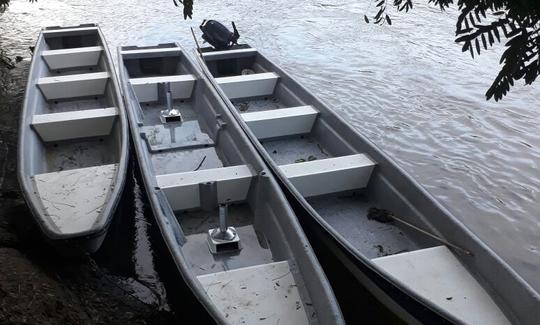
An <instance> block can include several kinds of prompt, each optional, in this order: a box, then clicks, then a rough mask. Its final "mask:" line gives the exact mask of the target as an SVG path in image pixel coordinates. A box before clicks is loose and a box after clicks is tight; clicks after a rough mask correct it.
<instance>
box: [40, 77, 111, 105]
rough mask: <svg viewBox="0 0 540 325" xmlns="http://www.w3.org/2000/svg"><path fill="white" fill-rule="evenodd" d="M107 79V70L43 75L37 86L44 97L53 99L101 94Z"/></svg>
mask: <svg viewBox="0 0 540 325" xmlns="http://www.w3.org/2000/svg"><path fill="white" fill-rule="evenodd" d="M108 80H109V73H108V72H93V73H82V74H73V75H67V76H56V77H43V78H39V80H38V81H37V86H38V87H39V89H40V90H41V92H42V93H43V95H44V96H45V98H46V99H48V100H53V99H62V98H75V97H86V96H96V95H103V93H104V92H105V86H106V85H107V81H108Z"/></svg>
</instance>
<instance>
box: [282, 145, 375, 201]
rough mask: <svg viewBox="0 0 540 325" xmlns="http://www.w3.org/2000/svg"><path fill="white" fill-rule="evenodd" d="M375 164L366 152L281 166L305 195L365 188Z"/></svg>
mask: <svg viewBox="0 0 540 325" xmlns="http://www.w3.org/2000/svg"><path fill="white" fill-rule="evenodd" d="M374 167H375V163H374V162H373V161H372V160H371V159H370V158H369V157H368V156H367V155H364V154H356V155H348V156H341V157H334V158H327V159H320V160H313V161H306V162H301V163H295V164H288V165H281V166H279V168H280V169H281V171H282V172H283V173H284V174H285V176H286V177H287V178H288V179H289V180H290V181H291V182H292V183H293V185H294V186H295V187H296V189H297V190H298V191H299V192H300V193H301V194H302V195H303V196H305V197H309V196H316V195H323V194H330V193H336V192H341V191H347V190H354V189H360V188H363V187H365V186H366V185H367V183H368V181H369V178H370V176H371V172H372V171H373V168H374Z"/></svg>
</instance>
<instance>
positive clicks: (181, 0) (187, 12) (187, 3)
mask: <svg viewBox="0 0 540 325" xmlns="http://www.w3.org/2000/svg"><path fill="white" fill-rule="evenodd" d="M0 1H2V0H0ZM173 3H174V6H175V7H179V4H182V5H183V7H184V19H187V18H188V17H189V19H191V18H192V17H191V16H192V15H193V0H173Z"/></svg>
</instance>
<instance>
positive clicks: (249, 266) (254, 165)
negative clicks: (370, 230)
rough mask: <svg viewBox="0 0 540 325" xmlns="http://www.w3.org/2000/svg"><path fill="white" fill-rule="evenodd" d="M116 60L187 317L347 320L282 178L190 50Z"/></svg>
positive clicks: (130, 53) (136, 53)
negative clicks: (281, 184) (279, 182)
mask: <svg viewBox="0 0 540 325" xmlns="http://www.w3.org/2000/svg"><path fill="white" fill-rule="evenodd" d="M118 53H119V54H118V57H119V67H120V77H121V82H122V85H123V89H124V94H125V98H126V106H127V109H128V117H129V123H130V127H131V131H132V136H133V143H134V146H135V150H136V154H137V158H138V163H139V165H140V168H141V173H142V176H143V180H144V185H145V188H146V193H147V194H148V198H149V201H150V204H151V207H152V211H153V213H154V216H155V219H156V223H157V225H158V227H159V230H160V232H161V235H162V237H163V239H164V241H165V244H166V246H167V249H168V250H169V252H170V255H171V256H172V259H173V260H174V262H175V264H176V267H177V269H178V271H179V274H180V275H181V277H182V278H183V280H184V281H182V283H185V284H184V286H187V290H186V288H185V287H182V286H179V287H178V289H177V290H175V291H180V292H182V293H183V296H185V297H184V298H183V299H182V302H183V304H185V306H184V307H185V309H186V310H187V312H189V313H190V314H191V315H195V314H196V313H198V312H201V314H202V315H206V317H205V316H200V319H199V321H198V323H201V324H204V323H207V322H209V321H211V320H213V321H215V322H217V323H220V324H223V323H231V324H272V325H273V324H281V325H284V324H316V323H320V324H342V323H343V319H342V316H341V312H340V310H339V307H338V305H337V302H336V300H335V297H334V295H333V292H332V290H331V287H330V285H329V283H328V282H327V279H326V277H325V276H324V274H323V272H322V269H321V267H320V266H319V264H318V262H317V260H316V258H315V255H314V253H313V251H312V250H311V247H310V245H309V243H308V241H307V239H306V238H305V235H304V234H303V232H302V230H301V227H300V225H299V224H298V221H297V220H296V216H295V215H294V214H293V212H292V209H291V208H290V206H289V205H288V203H287V201H286V199H285V197H284V195H283V193H282V192H281V191H280V189H279V187H278V185H277V183H276V181H275V179H274V178H273V177H272V176H271V175H270V174H269V173H268V172H267V170H266V169H265V165H264V163H263V162H262V160H261V159H260V157H259V156H258V154H257V152H256V151H255V149H254V148H253V147H252V145H251V144H250V142H249V140H248V139H247V137H246V136H245V134H244V133H243V132H242V130H241V129H240V127H239V126H238V124H237V123H236V121H235V120H234V118H233V117H232V115H231V114H230V112H229V111H228V109H227V108H226V106H225V105H224V104H223V102H222V101H221V100H220V98H219V96H218V95H217V93H216V92H215V90H214V89H213V88H212V86H211V85H210V84H209V82H208V81H207V80H205V79H204V78H202V75H201V73H200V72H199V70H197V69H196V68H195V65H194V63H193V62H192V61H190V59H189V58H188V57H186V55H185V53H184V51H183V49H182V48H181V47H180V46H179V45H178V44H176V43H170V44H160V45H157V46H146V47H139V46H123V47H120V48H119V52H118ZM218 219H219V223H218ZM229 235H230V237H227V236H229ZM189 296H191V297H195V298H196V299H195V300H196V302H197V303H195V304H190V303H188V301H191V300H192V299H189ZM190 319H191V320H193V317H190Z"/></svg>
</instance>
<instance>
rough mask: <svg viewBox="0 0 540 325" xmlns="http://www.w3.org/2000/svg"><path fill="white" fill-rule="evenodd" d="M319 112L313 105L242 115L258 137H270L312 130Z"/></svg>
mask: <svg viewBox="0 0 540 325" xmlns="http://www.w3.org/2000/svg"><path fill="white" fill-rule="evenodd" d="M317 114H319V112H318V111H317V110H315V108H313V106H298V107H290V108H279V109H272V110H266V111H259V112H249V113H242V114H241V115H242V118H243V119H244V121H245V122H246V124H247V125H248V126H249V128H250V129H251V131H252V132H253V133H254V134H255V136H256V137H257V138H258V139H268V138H275V137H282V136H287V135H295V134H304V133H309V132H311V128H312V127H313V123H314V122H315V119H316V118H317Z"/></svg>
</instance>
